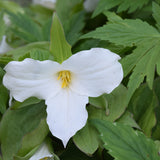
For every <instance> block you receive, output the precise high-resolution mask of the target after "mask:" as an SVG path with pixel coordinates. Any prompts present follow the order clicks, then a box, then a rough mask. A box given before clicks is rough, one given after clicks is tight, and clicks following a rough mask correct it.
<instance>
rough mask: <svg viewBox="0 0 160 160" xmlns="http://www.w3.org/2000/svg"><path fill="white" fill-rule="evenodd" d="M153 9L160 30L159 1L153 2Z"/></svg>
mask: <svg viewBox="0 0 160 160" xmlns="http://www.w3.org/2000/svg"><path fill="white" fill-rule="evenodd" d="M152 10H153V14H152V15H153V17H154V19H155V21H156V22H157V24H156V26H157V28H158V29H159V30H160V17H159V15H160V6H159V5H158V4H157V3H155V2H153V3H152Z"/></svg>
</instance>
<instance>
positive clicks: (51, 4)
mask: <svg viewBox="0 0 160 160" xmlns="http://www.w3.org/2000/svg"><path fill="white" fill-rule="evenodd" d="M33 4H39V5H41V6H43V7H46V8H50V9H54V8H55V4H56V0H33Z"/></svg>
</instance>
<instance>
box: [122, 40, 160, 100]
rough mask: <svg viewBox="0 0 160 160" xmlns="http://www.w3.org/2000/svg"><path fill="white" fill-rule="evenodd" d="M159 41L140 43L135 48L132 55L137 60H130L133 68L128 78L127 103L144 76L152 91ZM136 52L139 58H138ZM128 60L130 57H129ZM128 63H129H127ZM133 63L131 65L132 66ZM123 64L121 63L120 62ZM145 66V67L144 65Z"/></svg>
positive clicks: (159, 50)
mask: <svg viewBox="0 0 160 160" xmlns="http://www.w3.org/2000/svg"><path fill="white" fill-rule="evenodd" d="M159 42H160V41H147V42H144V43H142V44H141V45H140V46H138V47H139V48H137V49H136V50H135V51H134V53H133V54H136V56H137V58H138V60H136V61H137V63H136V64H135V62H136V61H134V62H133V60H131V62H130V64H131V65H133V64H134V65H135V68H134V69H133V73H132V75H131V76H130V80H129V83H128V101H129V100H130V98H131V96H132V95H133V93H134V92H135V90H136V89H137V88H138V87H139V85H140V84H141V83H142V82H143V80H144V78H145V76H146V77H147V83H148V85H149V87H150V89H152V87H153V80H154V75H155V67H156V64H157V63H158V62H159V56H158V55H159V52H160V47H159V45H158V44H159ZM136 52H138V53H139V54H141V55H139V57H138V53H136ZM140 52H141V53H140ZM129 56H130V58H131V57H132V56H131V55H129ZM128 62H129V61H128ZM132 62H133V64H132ZM122 63H123V62H122ZM146 64H147V65H146Z"/></svg>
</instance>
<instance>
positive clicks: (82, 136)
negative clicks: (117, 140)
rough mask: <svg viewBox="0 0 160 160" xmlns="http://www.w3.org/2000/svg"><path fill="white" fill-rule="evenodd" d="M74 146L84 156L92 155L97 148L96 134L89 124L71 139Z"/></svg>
mask: <svg viewBox="0 0 160 160" xmlns="http://www.w3.org/2000/svg"><path fill="white" fill-rule="evenodd" d="M73 141H74V143H75V145H76V146H77V147H78V148H79V149H80V150H81V151H82V152H84V153H86V154H89V155H91V154H93V153H94V152H95V151H96V150H97V148H98V146H99V142H98V138H97V132H96V131H95V128H93V127H92V126H91V125H90V124H89V123H87V124H86V125H85V127H84V128H83V129H81V130H80V131H78V132H77V133H76V135H75V136H74V137H73Z"/></svg>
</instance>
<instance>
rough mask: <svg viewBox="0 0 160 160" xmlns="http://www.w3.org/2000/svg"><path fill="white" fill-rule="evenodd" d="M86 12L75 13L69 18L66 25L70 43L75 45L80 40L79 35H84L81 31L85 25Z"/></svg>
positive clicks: (67, 37)
mask: <svg viewBox="0 0 160 160" xmlns="http://www.w3.org/2000/svg"><path fill="white" fill-rule="evenodd" d="M84 20H85V13H84V12H78V13H76V14H74V15H73V16H72V17H71V18H70V20H68V21H67V22H68V23H66V25H65V27H66V31H65V33H66V39H67V41H68V42H69V44H70V45H72V46H73V45H74V44H75V43H76V42H77V41H78V40H79V37H80V36H81V35H82V33H81V31H82V29H83V28H84V26H85V23H84Z"/></svg>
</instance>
